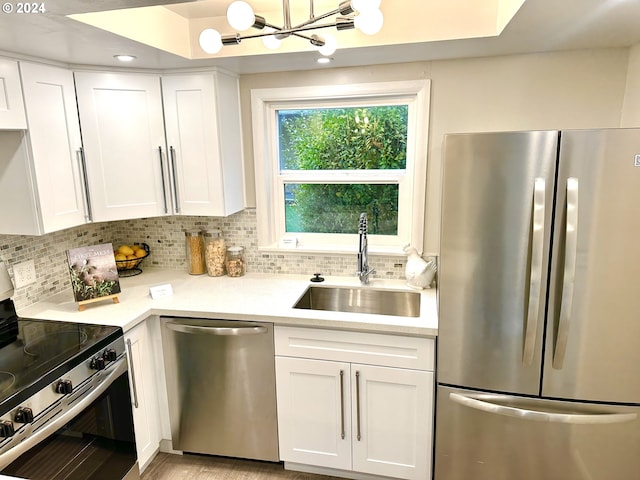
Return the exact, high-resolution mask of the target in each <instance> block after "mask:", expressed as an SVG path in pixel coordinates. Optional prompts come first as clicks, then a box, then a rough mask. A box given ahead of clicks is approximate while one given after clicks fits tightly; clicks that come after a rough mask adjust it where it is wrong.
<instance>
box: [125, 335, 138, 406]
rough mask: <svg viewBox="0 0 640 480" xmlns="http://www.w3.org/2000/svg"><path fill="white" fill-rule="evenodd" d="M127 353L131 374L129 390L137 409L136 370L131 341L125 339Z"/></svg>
mask: <svg viewBox="0 0 640 480" xmlns="http://www.w3.org/2000/svg"><path fill="white" fill-rule="evenodd" d="M127 353H128V354H129V355H128V357H129V371H130V372H131V389H132V390H133V406H134V407H136V408H138V387H137V385H136V370H135V368H134V367H133V350H132V349H131V339H129V338H127Z"/></svg>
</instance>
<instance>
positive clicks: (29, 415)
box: [13, 407, 33, 423]
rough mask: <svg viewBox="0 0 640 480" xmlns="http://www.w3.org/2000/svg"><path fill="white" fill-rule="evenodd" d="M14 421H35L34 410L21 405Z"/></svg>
mask: <svg viewBox="0 0 640 480" xmlns="http://www.w3.org/2000/svg"><path fill="white" fill-rule="evenodd" d="M13 421H14V422H17V423H31V422H33V410H31V409H30V408H28V407H20V408H18V411H17V412H16V414H15V416H14V417H13Z"/></svg>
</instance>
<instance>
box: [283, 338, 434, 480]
mask: <svg viewBox="0 0 640 480" xmlns="http://www.w3.org/2000/svg"><path fill="white" fill-rule="evenodd" d="M275 338H276V389H277V398H278V431H279V446H280V458H281V460H284V461H285V462H290V463H295V464H303V465H310V466H314V467H325V468H330V469H337V470H345V471H353V472H360V473H366V474H372V475H380V476H386V477H393V478H405V479H421V480H425V479H428V478H431V455H432V437H433V398H434V373H433V353H434V343H433V340H432V339H427V338H415V337H400V336H392V335H381V334H364V333H356V332H338V331H328V330H314V329H305V328H295V327H276V335H275ZM294 352H297V353H298V354H299V355H300V356H289V355H292V354H293V353H294ZM411 352H413V353H411ZM412 355H413V358H412ZM303 356H304V357H307V358H303ZM349 357H353V358H354V359H359V360H366V361H367V362H369V361H370V362H371V363H374V364H377V365H374V364H367V363H355V362H349V361H345V360H346V359H348V358H349ZM407 359H409V360H407ZM407 363H409V365H410V366H411V367H413V368H399V367H398V364H402V366H403V367H406V364H407Z"/></svg>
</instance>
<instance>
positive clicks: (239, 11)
mask: <svg viewBox="0 0 640 480" xmlns="http://www.w3.org/2000/svg"><path fill="white" fill-rule="evenodd" d="M227 21H228V22H229V25H231V27H232V28H234V29H236V30H238V31H240V32H241V31H243V30H247V29H249V28H251V26H252V25H253V24H254V22H255V21H256V16H255V14H254V13H253V8H251V5H249V4H248V3H247V2H243V1H242V0H238V1H236V2H233V3H232V4H231V5H229V8H228V9H227Z"/></svg>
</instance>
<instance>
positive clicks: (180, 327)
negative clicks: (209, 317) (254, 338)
mask: <svg viewBox="0 0 640 480" xmlns="http://www.w3.org/2000/svg"><path fill="white" fill-rule="evenodd" d="M166 325H167V328H169V329H171V330H173V331H175V332H181V333H205V334H208V335H256V334H260V333H267V331H268V330H267V327H263V326H261V325H248V326H240V327H207V326H202V325H185V324H182V323H174V322H167V323H166Z"/></svg>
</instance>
